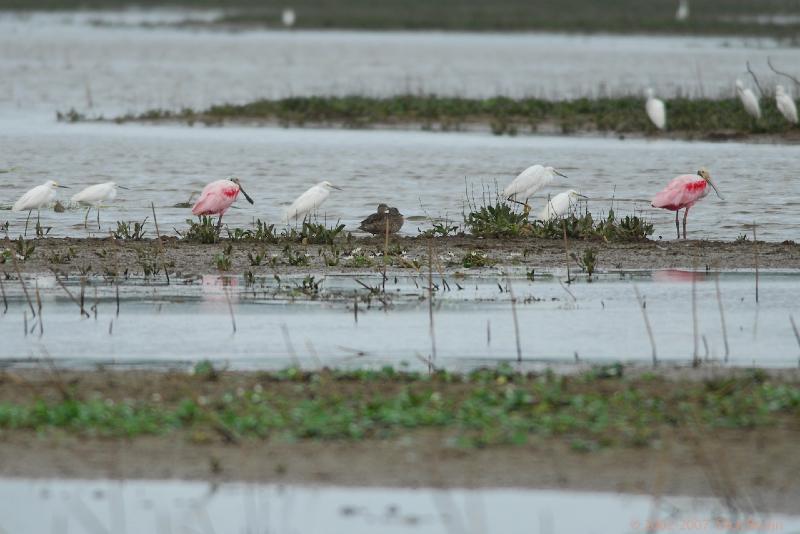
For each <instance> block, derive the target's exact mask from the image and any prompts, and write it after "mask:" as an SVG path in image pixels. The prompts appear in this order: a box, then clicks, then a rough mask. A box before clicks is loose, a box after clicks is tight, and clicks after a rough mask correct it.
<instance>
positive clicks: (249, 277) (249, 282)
mask: <svg viewBox="0 0 800 534" xmlns="http://www.w3.org/2000/svg"><path fill="white" fill-rule="evenodd" d="M242 278H244V287H251V286H253V285H255V283H256V275H254V274H253V271H251V270H249V269H248V270H247V271H245V272H244V273H243V274H242Z"/></svg>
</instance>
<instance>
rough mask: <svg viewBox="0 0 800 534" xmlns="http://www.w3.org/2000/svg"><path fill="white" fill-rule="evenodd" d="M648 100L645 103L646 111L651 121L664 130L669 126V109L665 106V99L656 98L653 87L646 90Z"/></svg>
mask: <svg viewBox="0 0 800 534" xmlns="http://www.w3.org/2000/svg"><path fill="white" fill-rule="evenodd" d="M646 94H647V102H646V103H645V105H644V109H645V111H647V116H648V117H649V118H650V121H651V122H652V123H653V124H654V125H655V127H656V128H658V129H659V130H664V129H666V127H667V109H666V107H665V106H664V101H663V100H661V99H658V98H656V97H655V96H654V95H655V93H653V90H652V89H648V90H647V91H646Z"/></svg>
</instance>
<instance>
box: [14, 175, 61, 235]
mask: <svg viewBox="0 0 800 534" xmlns="http://www.w3.org/2000/svg"><path fill="white" fill-rule="evenodd" d="M56 188H62V189H69V188H68V187H67V186H65V185H59V183H58V182H56V181H55V180H48V181H46V182H45V183H43V184H42V185H37V186H36V187H34V188H33V189H30V190H29V191H28V192H27V193H25V194H24V195H22V196H21V197H19V200H17V201H16V202H14V205H13V206H12V207H11V210H12V211H27V212H28V218H27V219H25V235H26V236H27V235H28V221H30V218H31V212H32V211H33V210H36V220H37V221H38V220H39V210H40V209H42V208H43V207H45V206H47V205H48V204H50V203H51V202H52V201H53V200H55V198H56Z"/></svg>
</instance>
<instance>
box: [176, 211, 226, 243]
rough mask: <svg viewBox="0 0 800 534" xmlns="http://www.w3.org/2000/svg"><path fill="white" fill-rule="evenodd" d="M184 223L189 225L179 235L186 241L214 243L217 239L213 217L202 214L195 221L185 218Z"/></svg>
mask: <svg viewBox="0 0 800 534" xmlns="http://www.w3.org/2000/svg"><path fill="white" fill-rule="evenodd" d="M186 224H188V225H189V229H188V230H187V231H186V232H185V233H184V234H182V235H181V237H183V239H185V240H186V241H193V242H195V243H203V244H211V243H216V242H217V240H218V239H219V235H218V234H217V226H216V224H214V219H212V218H211V217H209V216H206V215H202V216H201V217H199V220H198V221H197V222H195V221H193V220H191V219H186Z"/></svg>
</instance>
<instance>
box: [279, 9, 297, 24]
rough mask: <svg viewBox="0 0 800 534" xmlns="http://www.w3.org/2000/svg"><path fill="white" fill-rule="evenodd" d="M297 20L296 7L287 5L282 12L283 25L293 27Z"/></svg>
mask: <svg viewBox="0 0 800 534" xmlns="http://www.w3.org/2000/svg"><path fill="white" fill-rule="evenodd" d="M296 20H297V15H295V13H294V9H291V8H288V7H287V8H286V9H284V10H283V13H281V22H283V25H284V26H286V27H287V28H291V27H292V26H294V23H295V21H296Z"/></svg>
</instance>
